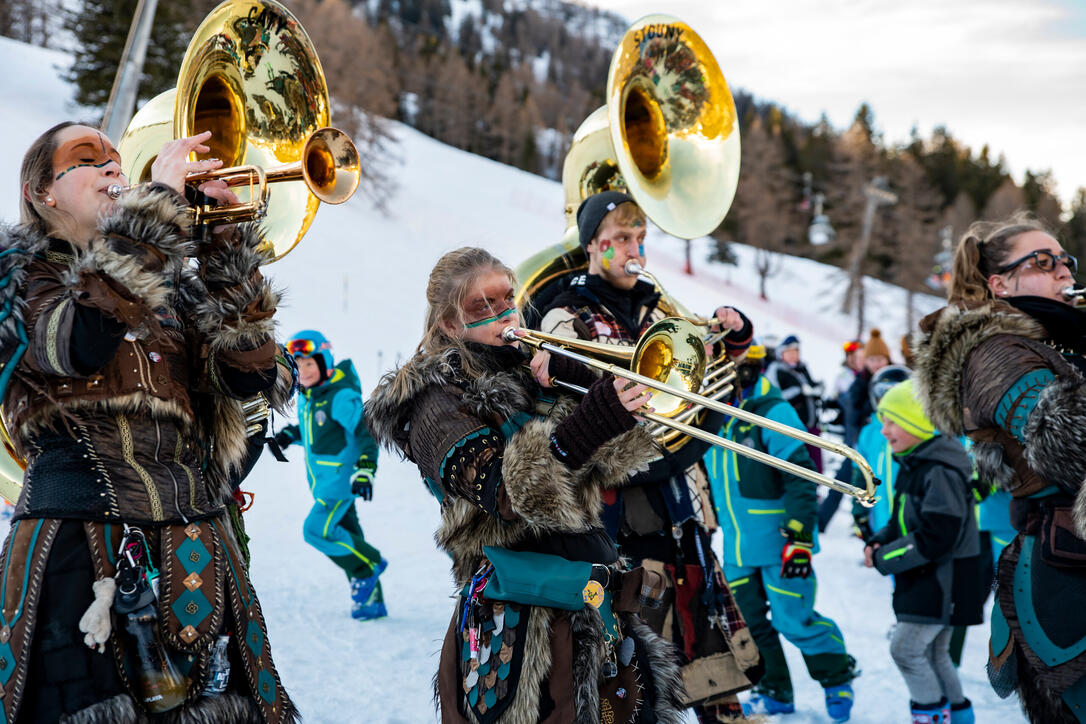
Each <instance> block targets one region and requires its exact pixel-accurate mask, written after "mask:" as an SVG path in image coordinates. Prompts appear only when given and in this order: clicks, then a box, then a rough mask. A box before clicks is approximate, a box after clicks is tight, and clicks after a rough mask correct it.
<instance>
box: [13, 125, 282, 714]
mask: <svg viewBox="0 0 1086 724" xmlns="http://www.w3.org/2000/svg"><path fill="white" fill-rule="evenodd" d="M209 137H210V134H209V133H202V134H199V135H197V136H193V137H190V138H182V139H178V140H175V141H171V142H169V143H167V144H166V145H165V146H164V147H163V148H162V150H161V152H160V153H159V155H158V157H157V160H156V161H155V163H154V166H153V167H152V172H151V177H152V179H151V183H150V184H146V185H143V186H141V187H138V188H135V189H132V190H130V191H128V192H126V193H125V194H124V195H122V196H121V198H120V199H118V200H116V201H114V200H113V199H112V198H111V197H110V196H109V195H108V193H107V190H108V188H109V186H111V185H114V184H118V183H119V184H121V185H122V186H123V185H124V183H125V182H124V177H123V175H122V173H121V168H120V157H119V155H118V154H117V151H116V150H115V149H114V148H113V146H112V144H111V143H110V142H109V139H107V138H105V136H103V135H102V134H101V133H100V132H98V131H97V130H95V129H93V128H89V127H87V126H81V125H76V124H72V123H62V124H59V125H57V126H54V127H53V128H51V129H49V130H48V131H46V132H45V133H44V134H43V135H42V136H41V137H39V138H38V139H37V140H36V141H35V142H34V143H33V144H32V145H31V147H30V148H29V149H28V150H27V152H26V155H25V157H24V160H23V166H22V172H21V182H22V199H21V207H20V208H21V213H20V223H19V224H18V225H16V226H12V227H7V228H5V229H3V230H2V232H0V239H2V241H0V243H2V246H3V251H2V252H0V267H2V268H0V301H2V309H3V311H2V312H0V319H2V323H0V356H2V359H3V372H2V373H0V384H2V387H3V410H4V416H5V420H4V421H5V423H6V425H7V428H8V430H9V431H10V433H11V437H12V440H13V443H14V445H15V449H16V452H17V453H18V454H20V455H22V456H24V457H25V458H26V462H27V470H26V475H25V479H24V483H23V488H22V492H21V495H20V496H19V501H18V505H17V507H16V512H15V515H14V522H13V523H12V527H11V531H10V533H9V535H8V540H7V542H6V544H5V547H4V556H3V576H4V581H3V586H4V587H3V591H4V597H5V598H4V606H3V610H2V611H0V616H2V617H3V621H2V625H0V631H2V632H3V635H2V639H3V643H2V645H0V657H3V658H4V660H5V661H6V662H7V664H8V665H9V666H13V667H15V668H14V671H11V669H8V671H7V672H6V674H5V676H4V677H3V678H2V681H3V689H4V690H3V697H2V699H0V706H2V707H3V709H4V711H3V714H4V718H5V720H6V721H15V720H18V721H28V722H29V721H35V722H38V721H56V720H57V719H60V718H63V717H66V716H76V717H78V719H79V721H88V722H92V721H109V722H135V721H143V720H144V717H145V715H146V714H147V713H157V712H162V711H165V710H170V709H172V710H173V711H172V712H171V714H170V716H171V717H177V718H178V720H188V719H189V718H199V719H200V720H208V721H212V720H213V721H244V722H250V721H254V722H255V721H293V720H294V719H295V710H294V706H293V704H292V703H291V701H290V699H289V698H288V697H287V695H286V693H285V692H284V691H283V688H282V686H281V684H280V683H279V678H278V675H277V674H276V671H275V667H274V665H273V664H272V660H271V652H270V648H269V645H268V642H267V635H266V632H265V629H264V625H263V617H262V615H261V612H260V604H259V602H258V601H257V599H256V596H255V594H254V592H253V590H252V587H251V584H250V583H249V580H248V577H247V574H246V568H247V562H246V559H245V554H244V553H243V549H242V546H241V545H239V542H238V532H239V530H240V528H239V526H240V518H239V517H238V516H237V515H236V513H235V514H233V515H228V514H227V513H228V511H231V510H233V509H234V507H235V506H234V505H233V498H232V494H233V491H232V484H233V482H234V481H236V479H237V478H238V477H239V476H240V475H241V474H242V471H243V470H246V469H247V468H246V467H245V466H246V464H247V463H248V462H249V461H248V460H247V458H248V456H249V454H250V453H249V450H250V446H249V440H248V431H247V427H246V420H245V414H244V412H243V411H242V407H241V400H244V399H246V398H251V397H254V396H256V395H263V396H264V397H265V399H266V400H267V401H268V402H269V403H271V404H272V405H273V406H275V407H280V406H282V405H283V404H285V403H286V402H287V400H288V399H289V394H290V386H291V377H290V373H289V370H288V369H287V368H285V367H284V366H283V363H281V362H280V361H279V359H278V358H277V346H276V344H275V341H274V339H273V337H272V332H273V322H272V317H273V315H274V313H275V308H276V304H277V302H278V295H277V294H276V293H275V292H274V291H273V290H272V289H271V287H270V285H269V283H268V282H267V280H265V279H264V278H263V277H262V276H261V274H260V272H259V271H258V268H257V267H258V264H259V263H260V262H261V260H262V256H261V254H260V253H259V252H258V251H257V245H258V243H259V242H260V235H259V234H258V233H257V231H256V230H255V228H252V227H247V226H239V227H226V228H220V229H216V230H213V231H212V233H211V234H210V235H209V237H210V238H209V239H208V240H207V241H205V242H203V243H201V244H200V245H199V246H197V245H196V244H194V243H193V241H192V240H191V232H192V228H191V224H190V221H189V219H190V218H191V216H190V214H189V209H188V208H187V205H186V203H185V199H184V196H183V195H182V194H183V192H184V190H185V188H184V183H185V179H186V177H187V176H188V175H189V174H191V173H193V172H198V171H207V170H212V169H215V168H217V167H219V166H220V165H221V162H219V161H216V160H204V161H189V160H188V157H189V154H190V153H191V152H206V151H207V150H208V148H207V146H205V145H204V142H205V141H207V140H208V138H209ZM202 190H203V191H204V193H205V194H206V195H208V196H211V197H213V198H216V199H219V200H223V201H231V200H233V194H232V193H230V192H229V191H227V190H226V189H225V186H224V185H222V184H221V183H215V182H212V183H208V184H205V185H204V186H203V188H202ZM190 257H191V258H195V259H196V261H197V262H198V264H197V265H196V266H194V265H192V264H191V263H190V261H189V260H190ZM5 668H7V667H5Z"/></svg>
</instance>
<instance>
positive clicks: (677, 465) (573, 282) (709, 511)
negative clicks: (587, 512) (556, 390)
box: [537, 191, 759, 724]
mask: <svg viewBox="0 0 1086 724" xmlns="http://www.w3.org/2000/svg"><path fill="white" fill-rule="evenodd" d="M647 223H648V222H647V219H646V217H645V214H644V212H643V211H642V210H641V208H640V207H639V206H638V205H637V204H636V203H635V202H634V200H633V198H631V197H630V196H628V195H626V194H624V193H621V192H618V191H604V192H602V193H598V194H595V195H593V196H590V197H588V198H587V199H585V200H584V202H582V203H581V205H580V207H579V208H578V209H577V227H578V232H579V235H580V242H581V246H582V248H584V250H585V254H586V255H587V257H588V269H587V272H585V271H577V272H573V273H571V274H570V275H569V276H568V277H567V278H566V279H564V280H563V282H562V284H563V288H562V290H561V291H560V292H559V293H558V294H557V295H556V296H555V297H554V298H553V299H552V300H550V301H549V302H548V301H543V302H541V306H542V308H541V309H540V310H539V312H540V314H541V315H542V321H541V322H540V324H539V325H538V328H539V329H540V330H542V331H544V332H547V333H550V334H557V335H560V336H563V337H569V338H580V339H585V340H589V341H593V342H603V343H606V344H615V345H621V346H631V347H632V346H634V345H635V344H636V343H637V341H638V339H639V338H640V337H641V335H642V334H643V333H644V332H645V330H646V329H648V328H649V327H650V326H651V325H652V324H653V323H655V322H657V321H658V320H660V319H662V318H664V317H666V316H667V313H666V312H665V309H664V307H666V306H667V305H666V304H664V303H662V302H661V294H660V290H658V289H657V288H656V286H655V285H654V284H652V283H651V282H649V281H646V280H643V279H640V278H639V277H638V275H637V274H636V273H634V274H631V273H629V272H628V271H627V270H626V265H627V264H628V263H629V262H637V264H638V265H641V266H644V265H645V232H646V228H647ZM713 316H714V317H716V318H717V319H718V320H719V327H718V328H717V329H719V330H720V331H723V332H725V334H724V336H723V339H722V340H721V343H720V348H721V349H720V350H719V351H720V352H721V353H724V354H729V355H730V356H732V357H738V356H741V355H742V354H743V353H745V352H746V350H747V347H748V346H749V345H750V342H751V338H752V336H753V327H752V325H751V323H750V320H748V319H747V318H746V317H745V316H744V315H743V314H742V313H741V312H739V311H738V310H736V309H734V308H732V307H727V306H721V307H718V308H717V309H716V310H715V311H714V312H713ZM537 359H539V356H537ZM563 364H564V363H563V362H562V361H561V358H559V357H552V358H550V359H549V360H548V366H547V367H544V368H543V370H542V371H541V373H540V375H539V376H541V377H542V378H543V379H544V380H546V378H547V377H548V376H555V377H558V378H559V379H562V377H563V374H562V371H561V369H560V368H561V367H562V366H563ZM722 424H723V416H722V415H720V414H719V413H715V412H713V413H709V414H706V415H705V416H704V418H703V419H702V420H701V421H700V423H699V427H701V428H702V429H704V430H708V431H712V432H715V431H717V430H719V429H720V427H721V425H722ZM707 449H708V443H703V442H701V441H699V440H691V441H688V442H687V443H686V444H685V445H683V446H682V447H681V448H679V449H678V450H676V451H674V452H667V451H664V452H661V454H660V457H658V458H657V459H656V460H654V461H653V462H652V463H650V465H649V469H648V470H645V471H642V472H639V473H637V474H636V475H634V476H633V477H631V478H630V480H629V483H628V484H627V485H625V486H623V487H622V488H620V489H618V490H617V491H608V492H607V493H606V494H605V498H604V504H605V507H604V513H603V518H604V525H605V526H606V527H607V531H608V533H609V534H610V535H611V536H612V537H613V538H614V539H615V541H616V542H617V543H618V546H619V550H620V551H621V553H622V554H623V555H624V556H626V557H627V558H628V559H630V560H631V562H632V563H633V565H643V566H644V567H645V568H649V569H652V570H656V571H658V572H660V573H662V574H663V575H664V576H665V578H666V579H667V580H668V581H669V582H670V583H671V584H672V587H673V592H671V593H669V594H668V596H667V598H666V603H665V605H664V606H663V607H661V608H659V609H654V610H651V611H648V610H646V611H645V619H646V622H647V623H648V624H649V625H650V626H652V627H653V629H654V630H655V631H656V633H658V634H660V635H662V636H663V637H665V638H666V639H668V640H669V641H673V642H674V643H675V644H676V646H677V648H678V650H679V651H681V652H682V664H683V679H684V682H685V683H686V689H687V693H688V696H689V699H688V704H689V705H691V706H693V707H694V708H695V711H696V713H697V716H698V718H699V721H700V722H703V723H705V724H708V723H710V722H713V723H716V722H725V721H734V720H736V719H742V717H743V713H742V708H741V707H740V705H739V702H738V699H737V698H736V696H735V693H734V692H735V691H737V690H739V689H742V688H747V687H749V685H750V684H749V683H747V678H746V677H745V676H744V674H743V672H750V675H751V676H753V675H754V674H753V671H754V668H755V667H756V665H757V664H758V662H759V657H758V655H757V649H756V647H755V646H754V642H753V640H752V638H751V636H750V632H749V630H748V629H747V628H746V626H745V624H744V623H743V620H742V616H741V615H740V614H739V613H738V608H737V606H736V604H735V601H734V599H733V598H732V596H731V592H730V590H729V589H728V586H727V584H726V583H725V582H724V577H723V574H722V573H721V567H720V563H719V562H718V561H717V560H716V556H715V555H714V553H713V547H712V540H711V531H713V530H714V529H715V528H716V527H717V521H716V516H715V514H714V511H713V505H712V501H711V495H710V492H709V481H708V478H707V477H706V475H705V468H704V464H703V463H702V460H701V459H702V456H703V455H704V454H705V452H706V450H707ZM748 646H749V649H747V648H746V647H748ZM747 650H749V652H750V654H751V655H749V656H748V655H746V654H745V653H743V652H744V651H747ZM735 651H739V652H740V653H738V654H735V656H734V657H733V656H729V655H728V654H730V653H733V652H735ZM737 666H738V669H739V670H735V669H736V667H737Z"/></svg>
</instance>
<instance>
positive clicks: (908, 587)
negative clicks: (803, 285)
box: [864, 380, 983, 724]
mask: <svg viewBox="0 0 1086 724" xmlns="http://www.w3.org/2000/svg"><path fill="white" fill-rule="evenodd" d="M878 416H879V419H880V420H881V421H882V434H883V435H884V436H885V437H886V439H887V441H888V442H889V443H890V447H891V449H892V450H893V451H894V456H895V457H896V458H897V460H898V462H899V463H900V464H901V471H900V473H899V474H898V478H897V484H896V486H895V491H894V494H895V498H894V501H893V514H892V515H891V518H890V522H889V523H888V524H887V525H886V526H885V527H884V528H882V529H881V530H879V531H878V532H877V533H875V534H874V536H872V537H871V539H870V541H869V542H868V545H867V547H866V548H865V549H864V557H865V563H866V565H867V566H869V567H874V568H877V569H878V571H879V573H882V574H883V575H893V576H894V583H895V586H894V614H895V615H896V617H897V624H896V625H895V626H894V633H893V636H892V638H891V642H890V655H891V656H893V658H894V663H895V664H897V667H898V669H899V670H900V671H901V675H902V676H903V677H905V683H906V685H907V686H908V687H909V696H910V698H911V702H910V707H911V709H912V721H913V722H914V724H932V723H934V722H939V723H940V724H942V722H951V724H972V722H973V720H974V717H973V710H972V706H971V704H970V702H969V700H968V699H966V698H965V696H964V694H963V693H962V685H961V680H960V679H959V678H958V672H957V670H956V669H955V668H954V664H953V662H952V661H951V659H950V635H951V630H952V629H951V627H952V626H955V625H971V624H977V623H981V621H982V619H983V614H982V606H983V599H982V598H981V593H980V592H981V585H980V541H979V534H978V532H977V523H976V519H975V517H974V515H973V506H972V504H971V501H970V490H969V480H970V477H971V475H972V464H971V463H970V461H969V456H968V455H967V454H966V452H965V450H964V448H963V447H962V446H961V444H960V443H959V442H958V441H957V440H955V439H953V438H949V437H945V436H943V435H940V434H938V433H937V432H936V430H935V427H934V426H933V425H932V423H931V421H930V420H929V419H928V418H927V417H926V416H925V415H924V411H923V409H922V408H921V406H920V403H919V401H918V400H917V399H916V397H915V395H914V391H913V383H912V381H911V380H906V381H905V382H902V383H900V384H898V385H896V386H894V387H893V388H891V389H890V391H889V392H887V393H886V394H885V395H884V396H883V398H882V400H881V401H880V402H879V407H878Z"/></svg>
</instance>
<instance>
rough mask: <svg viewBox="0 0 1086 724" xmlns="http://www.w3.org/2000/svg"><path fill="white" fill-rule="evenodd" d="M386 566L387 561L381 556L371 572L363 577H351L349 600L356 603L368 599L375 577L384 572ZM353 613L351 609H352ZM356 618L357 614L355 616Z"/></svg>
mask: <svg viewBox="0 0 1086 724" xmlns="http://www.w3.org/2000/svg"><path fill="white" fill-rule="evenodd" d="M386 568H388V561H386V560H385V559H384V558H382V559H381V560H380V561H379V562H378V563H377V565H376V566H374V567H373V572H372V573H370V575H368V576H366V577H365V578H352V579H351V600H352V601H354V602H355V603H357V604H364V603H365V602H366V601H368V600H370V597H371V596H372V595H373V590H374V589H375V588H377V578H378V577H379V576H380V575H381V574H382V573H384V572H385V569H386ZM352 615H353V611H352ZM355 618H357V616H356V617H355Z"/></svg>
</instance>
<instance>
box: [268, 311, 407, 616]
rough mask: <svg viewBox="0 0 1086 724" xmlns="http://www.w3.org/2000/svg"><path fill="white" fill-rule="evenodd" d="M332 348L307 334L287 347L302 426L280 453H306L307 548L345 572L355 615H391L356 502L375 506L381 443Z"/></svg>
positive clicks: (283, 435)
mask: <svg viewBox="0 0 1086 724" xmlns="http://www.w3.org/2000/svg"><path fill="white" fill-rule="evenodd" d="M331 350H332V345H331V343H330V342H329V341H328V340H327V339H326V338H325V337H324V335H322V334H321V333H320V332H317V331H315V330H303V331H301V332H298V334H296V335H294V337H292V338H291V340H290V341H289V342H287V352H288V353H290V354H291V355H293V357H294V359H295V361H296V362H297V364H298V382H299V385H300V387H301V389H300V391H299V393H298V424H297V425H289V426H287V427H285V428H283V429H282V430H281V431H280V432H279V433H278V434H277V435H276V436H275V442H276V443H277V444H278V445H279V446H280V447H286V446H288V445H290V444H299V445H301V446H302V447H303V448H305V470H306V479H307V481H308V483H309V491H310V492H311V493H312V494H313V507H312V508H311V509H310V511H309V515H308V516H306V519H305V523H304V525H303V527H302V532H303V535H304V537H305V541H306V542H307V543H309V544H310V545H311V546H313V547H314V548H316V549H317V550H318V551H320V552H321V553H323V554H324V555H326V556H328V558H329V559H331V561H332V562H333V563H335V564H336V565H337V566H339V567H340V568H342V569H343V571H344V572H345V573H346V574H347V578H348V579H349V580H350V582H351V600H352V606H351V616H353V617H354V618H357V619H362V620H368V619H373V618H381V617H383V616H387V615H388V611H387V609H386V607H385V603H384V594H383V592H382V590H381V582H380V581H379V580H378V577H379V576H380V575H381V572H382V571H384V569H385V567H386V566H387V565H388V562H387V561H386V560H385V559H384V558H382V557H381V553H380V551H378V550H377V549H376V548H374V547H373V546H372V545H370V544H369V543H367V542H366V539H365V536H364V535H363V533H362V526H361V525H360V524H359V522H358V513H357V512H356V511H355V507H354V499H355V497H356V496H357V497H360V498H362V499H363V500H372V499H373V477H374V474H375V473H376V472H377V444H376V443H375V442H374V441H373V437H372V436H371V435H370V431H369V429H368V428H367V427H366V424H365V422H364V421H363V417H362V413H363V406H362V393H361V391H360V388H361V385H360V382H359V379H358V375H357V373H356V372H355V369H354V364H353V363H352V362H351V361H350V360H343V361H342V362H340V363H339V364H338V365H335V366H334V367H333V364H332V363H333V360H332V351H331Z"/></svg>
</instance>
